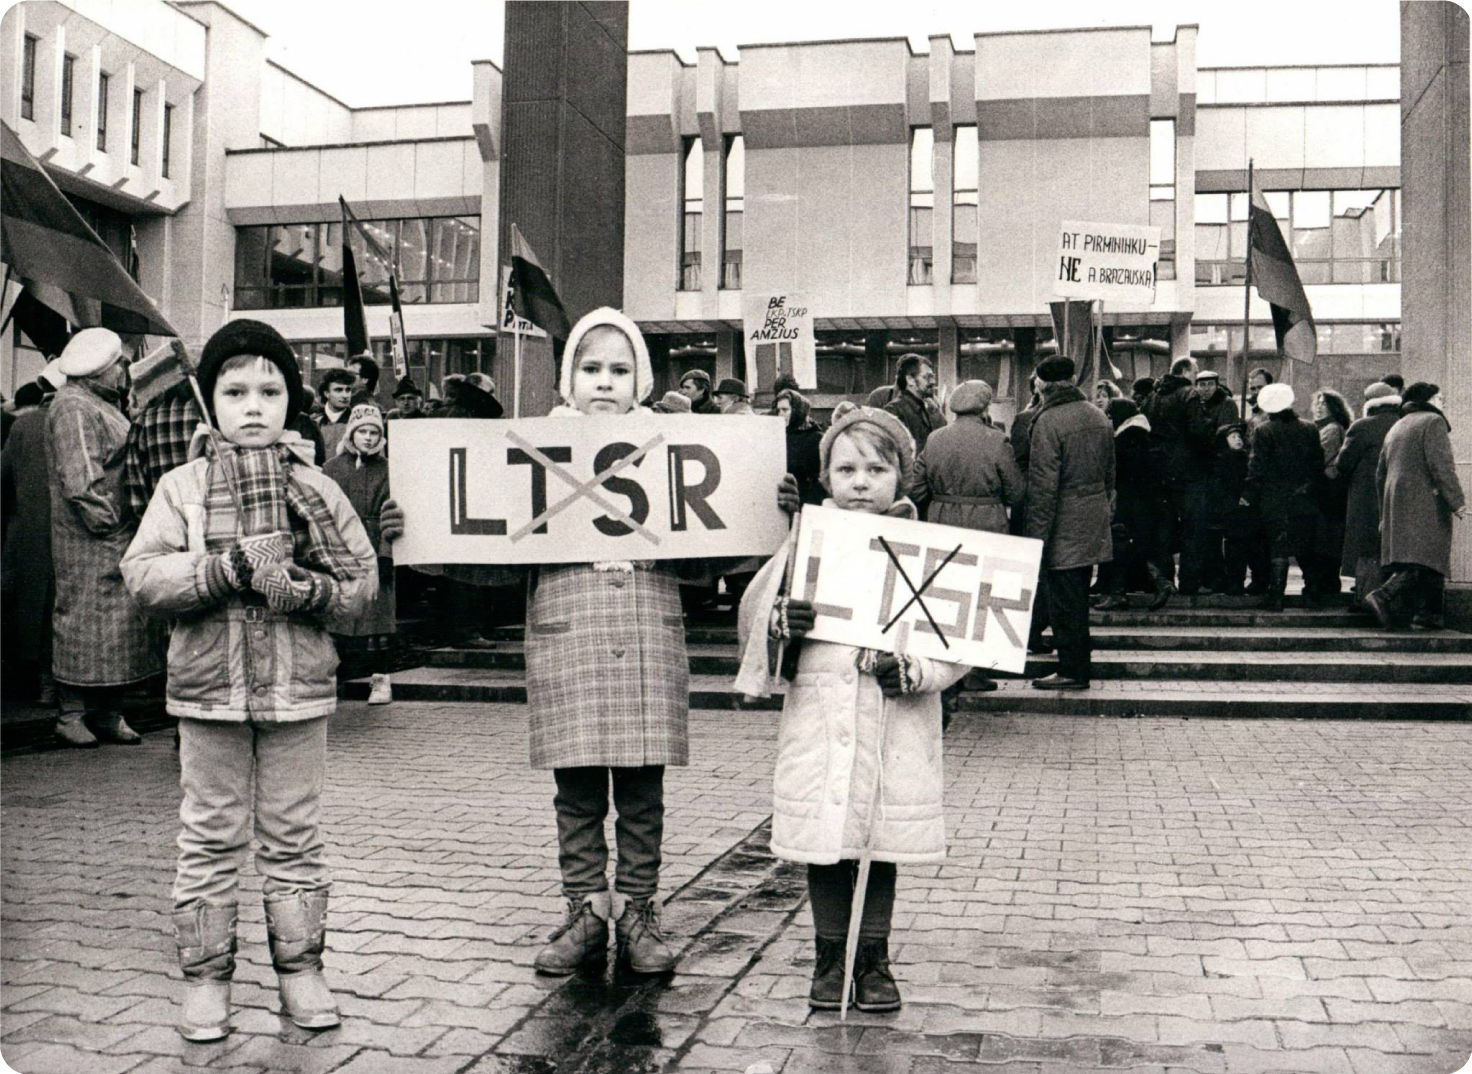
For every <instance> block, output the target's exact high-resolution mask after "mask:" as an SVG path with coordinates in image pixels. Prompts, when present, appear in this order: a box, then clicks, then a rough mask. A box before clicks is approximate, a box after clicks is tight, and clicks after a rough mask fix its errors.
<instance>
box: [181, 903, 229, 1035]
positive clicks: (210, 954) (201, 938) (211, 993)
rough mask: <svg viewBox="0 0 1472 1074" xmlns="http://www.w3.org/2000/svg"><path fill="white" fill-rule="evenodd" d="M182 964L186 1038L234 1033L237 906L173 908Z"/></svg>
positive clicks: (183, 1016) (183, 1028)
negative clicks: (232, 1009) (232, 1005)
mask: <svg viewBox="0 0 1472 1074" xmlns="http://www.w3.org/2000/svg"><path fill="white" fill-rule="evenodd" d="M174 938H175V941H176V942H177V944H178V946H179V968H180V969H181V970H183V971H184V980H185V981H186V982H188V991H186V992H185V994H184V1006H183V1010H182V1011H181V1012H180V1015H179V1025H178V1029H179V1035H180V1036H181V1037H183V1038H184V1039H185V1040H190V1041H195V1042H204V1041H212V1040H220V1039H222V1038H224V1037H225V1036H227V1035H228V1034H229V1033H230V978H231V977H232V976H233V975H234V973H235V907H234V906H233V905H231V906H210V905H208V904H201V905H198V906H193V907H191V908H190V909H188V910H175V911H174Z"/></svg>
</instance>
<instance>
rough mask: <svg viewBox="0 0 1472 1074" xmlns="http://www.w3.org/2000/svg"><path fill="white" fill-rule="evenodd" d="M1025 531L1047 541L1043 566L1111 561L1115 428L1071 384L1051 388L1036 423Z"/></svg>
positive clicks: (1060, 567) (1064, 567)
mask: <svg viewBox="0 0 1472 1074" xmlns="http://www.w3.org/2000/svg"><path fill="white" fill-rule="evenodd" d="M1031 439H1032V451H1031V455H1030V457H1029V465H1028V469H1027V521H1026V532H1025V534H1024V536H1027V537H1033V538H1036V539H1037V540H1040V541H1044V542H1046V546H1045V548H1044V549H1043V566H1044V567H1045V568H1047V569H1048V570H1054V571H1061V570H1069V569H1071V568H1073V567H1084V566H1089V565H1092V564H1095V563H1107V562H1109V560H1110V559H1111V558H1112V557H1113V555H1114V552H1113V548H1112V545H1111V543H1110V533H1109V524H1110V523H1109V520H1110V514H1111V510H1110V503H1111V500H1112V499H1113V495H1114V427H1113V426H1112V425H1111V424H1110V423H1109V419H1108V418H1107V417H1105V416H1104V413H1103V411H1101V410H1100V409H1099V408H1098V407H1096V406H1094V405H1093V404H1092V403H1090V402H1089V401H1088V400H1087V399H1085V398H1084V394H1083V392H1081V391H1079V390H1078V389H1077V388H1075V387H1072V386H1069V387H1066V388H1061V389H1056V390H1053V391H1050V392H1047V393H1046V394H1045V395H1044V396H1043V405H1042V406H1041V407H1039V408H1038V412H1037V417H1036V418H1035V419H1033V423H1032V437H1031Z"/></svg>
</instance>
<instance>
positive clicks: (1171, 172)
mask: <svg viewBox="0 0 1472 1074" xmlns="http://www.w3.org/2000/svg"><path fill="white" fill-rule="evenodd" d="M1150 226H1151V227H1158V228H1159V229H1160V259H1159V260H1158V261H1157V262H1156V263H1155V278H1156V279H1157V280H1173V279H1175V278H1176V121H1175V120H1173V119H1152V120H1151V121H1150Z"/></svg>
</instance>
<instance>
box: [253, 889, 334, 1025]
mask: <svg viewBox="0 0 1472 1074" xmlns="http://www.w3.org/2000/svg"><path fill="white" fill-rule="evenodd" d="M326 940H327V892H326V891H325V890H321V891H296V892H292V893H291V894H290V895H283V896H280V897H278V898H274V899H267V900H266V941H267V943H268V944H269V945H270V948H271V962H272V964H273V965H275V967H276V977H277V979H278V981H279V982H280V985H281V1012H282V1013H283V1014H285V1015H286V1016H287V1017H288V1018H290V1019H291V1020H292V1022H293V1023H295V1024H296V1025H298V1026H301V1027H302V1028H303V1029H329V1028H331V1027H332V1026H335V1025H338V1024H339V1023H340V1021H341V1019H340V1018H339V1017H338V1014H337V1000H335V999H333V997H332V991H331V989H329V988H328V987H327V981H326V979H325V978H324V977H323V976H322V948H323V946H324V944H325V943H326Z"/></svg>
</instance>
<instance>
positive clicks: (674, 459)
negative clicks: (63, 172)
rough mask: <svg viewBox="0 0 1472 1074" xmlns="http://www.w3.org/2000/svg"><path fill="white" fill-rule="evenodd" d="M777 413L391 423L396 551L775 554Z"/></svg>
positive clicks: (536, 555)
mask: <svg viewBox="0 0 1472 1074" xmlns="http://www.w3.org/2000/svg"><path fill="white" fill-rule="evenodd" d="M784 428H785V427H784V424H783V421H782V419H781V418H765V417H764V418H755V417H747V418H740V419H736V418H725V417H717V416H706V415H700V416H696V415H654V414H650V413H649V412H648V411H642V412H640V413H639V414H636V415H626V416H623V417H611V416H610V417H588V418H581V419H575V418H525V419H521V420H518V421H477V420H469V419H445V420H433V421H397V422H394V423H393V425H392V426H391V428H390V446H389V485H390V488H392V490H393V497H394V499H395V500H397V501H398V502H399V504H400V506H401V507H403V509H404V515H405V526H404V536H403V537H402V538H400V539H399V540H398V541H396V542H394V561H395V562H397V563H400V564H416V563H503V564H518V563H587V562H596V561H600V560H637V559H697V558H705V557H713V556H755V555H767V554H770V553H772V552H773V551H775V550H776V549H777V547H778V546H779V545H780V544H781V543H782V540H783V538H784V537H785V536H786V534H787V517H786V516H785V515H784V514H783V513H782V511H781V509H780V508H778V506H777V483H778V482H779V481H780V480H781V479H782V474H783V473H784V472H785V471H786V468H787V467H786V453H787V439H786V436H785V435H784Z"/></svg>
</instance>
